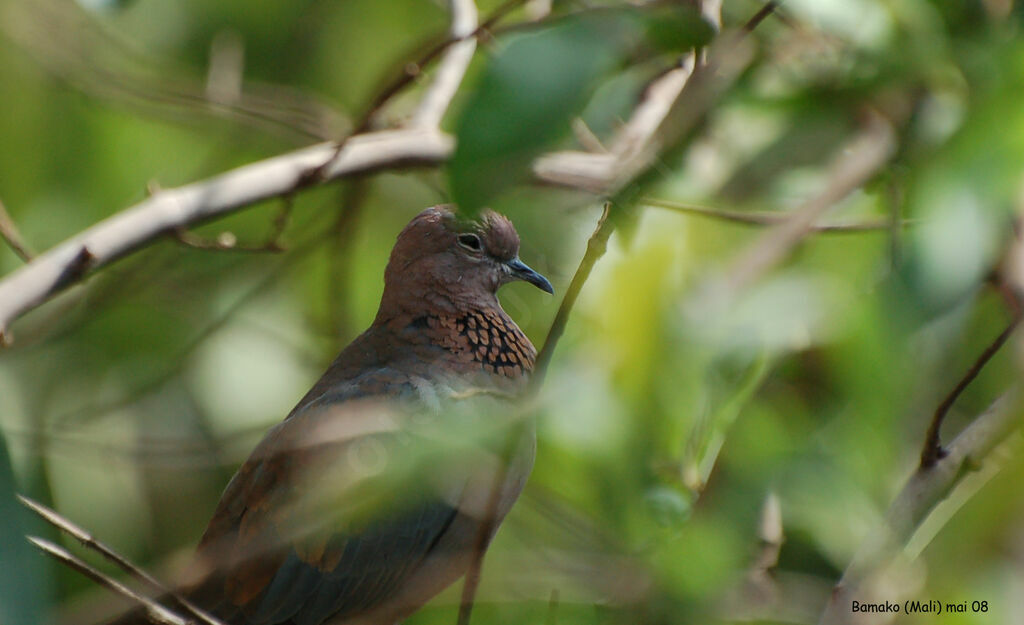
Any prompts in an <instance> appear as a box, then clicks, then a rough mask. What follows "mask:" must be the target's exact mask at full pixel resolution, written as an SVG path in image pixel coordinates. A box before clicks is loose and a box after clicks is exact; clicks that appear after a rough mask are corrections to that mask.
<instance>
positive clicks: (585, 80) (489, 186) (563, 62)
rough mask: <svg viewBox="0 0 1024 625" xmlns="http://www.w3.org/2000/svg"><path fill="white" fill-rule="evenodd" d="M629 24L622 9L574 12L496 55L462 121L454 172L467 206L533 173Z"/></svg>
mask: <svg viewBox="0 0 1024 625" xmlns="http://www.w3.org/2000/svg"><path fill="white" fill-rule="evenodd" d="M629 26H630V22H628V21H626V20H623V19H621V16H603V18H599V19H595V18H593V17H591V18H589V19H583V18H579V19H571V20H569V19H567V20H564V21H563V22H561V23H559V24H557V25H555V26H552V27H550V28H546V29H544V30H541V31H539V32H535V33H529V34H522V35H518V36H516V37H514V38H513V39H512V40H510V41H509V42H508V44H507V45H506V46H505V47H504V48H503V49H502V50H501V51H499V52H498V53H497V54H496V55H495V56H494V57H493V58H492V59H490V62H489V63H488V65H487V68H486V69H485V70H484V74H483V76H482V78H481V80H480V83H479V86H478V87H477V89H476V91H475V93H474V94H473V95H472V96H471V97H470V100H469V102H468V103H467V105H466V108H465V109H464V111H463V113H462V116H461V117H460V119H459V121H458V123H457V127H456V136H457V138H458V147H457V148H456V150H455V155H454V157H453V159H452V163H451V166H450V168H449V173H450V181H451V191H452V196H453V198H454V200H455V202H456V204H458V206H459V207H460V210H463V211H466V212H467V213H469V214H474V213H475V212H476V211H478V210H479V209H480V208H482V207H483V206H484V205H485V204H486V203H487V202H488V201H490V200H491V199H492V198H494V197H495V196H497V195H498V194H500V193H501V192H502V191H504V190H505V189H507V188H508V187H510V186H511V185H513V184H515V183H517V182H519V181H521V180H522V179H524V178H525V176H526V175H527V173H528V167H529V165H530V162H531V161H532V160H533V158H534V157H535V156H537V155H538V154H539V153H540V152H541V151H542V150H543V148H544V147H545V146H547V145H549V144H551V143H553V142H554V141H555V140H557V139H558V138H559V137H560V136H562V135H563V134H564V133H565V132H566V131H567V130H568V129H569V127H570V126H569V122H570V120H571V119H572V117H573V116H575V115H578V114H579V112H580V111H581V110H582V108H583V106H584V104H586V102H587V100H588V99H589V97H590V94H591V93H592V91H593V90H594V88H595V87H596V85H597V83H598V80H599V79H600V78H601V77H602V76H604V75H605V74H606V73H608V72H609V71H610V70H611V69H612V68H613V67H614V65H615V61H616V59H617V57H618V56H619V50H621V49H622V46H620V45H617V43H619V42H621V41H622V40H623V34H624V32H625V30H626V28H628V27H629Z"/></svg>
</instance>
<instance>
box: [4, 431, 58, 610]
mask: <svg viewBox="0 0 1024 625" xmlns="http://www.w3.org/2000/svg"><path fill="white" fill-rule="evenodd" d="M14 495H15V491H14V473H13V472H12V470H11V463H10V457H9V455H8V453H7V445H6V443H5V441H4V438H3V436H0V562H2V563H3V565H2V566H0V623H23V624H24V625H32V624H34V623H41V622H42V620H41V619H40V615H41V614H42V612H43V606H44V605H45V604H46V602H45V601H44V600H45V599H46V598H47V595H48V594H49V590H50V588H49V580H47V579H46V569H45V566H46V564H45V560H44V559H43V556H41V555H40V554H38V553H35V552H34V550H33V549H32V547H31V546H30V545H29V543H28V540H26V539H25V533H26V531H28V528H29V521H30V519H29V516H30V515H29V513H28V511H27V510H25V508H23V507H22V506H21V505H20V504H19V503H18V501H17V500H16V499H15V497H14Z"/></svg>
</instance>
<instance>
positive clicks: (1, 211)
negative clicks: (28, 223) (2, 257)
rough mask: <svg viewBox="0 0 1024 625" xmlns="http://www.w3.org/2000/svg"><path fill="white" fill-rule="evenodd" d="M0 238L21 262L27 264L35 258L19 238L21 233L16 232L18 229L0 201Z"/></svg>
mask: <svg viewBox="0 0 1024 625" xmlns="http://www.w3.org/2000/svg"><path fill="white" fill-rule="evenodd" d="M0 238H3V240H4V241H6V242H7V245H9V246H10V247H11V249H12V250H14V253H15V254H17V255H18V256H19V257H21V259H22V260H23V261H25V262H29V261H31V260H32V257H33V256H35V253H34V252H33V251H32V250H31V248H29V246H28V245H26V244H25V240H24V239H23V238H22V237H21V233H20V232H18V227H17V226H15V225H14V220H13V219H11V215H10V213H8V212H7V207H5V206H4V203H3V201H2V200H0Z"/></svg>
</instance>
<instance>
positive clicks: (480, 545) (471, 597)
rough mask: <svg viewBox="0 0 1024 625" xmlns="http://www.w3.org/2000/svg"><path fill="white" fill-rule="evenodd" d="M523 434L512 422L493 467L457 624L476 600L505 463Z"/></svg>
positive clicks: (464, 621) (466, 624) (495, 522)
mask: <svg viewBox="0 0 1024 625" xmlns="http://www.w3.org/2000/svg"><path fill="white" fill-rule="evenodd" d="M522 435H523V431H522V429H521V426H517V425H514V426H513V427H512V430H511V432H510V433H509V438H508V444H507V445H506V447H505V450H504V453H503V454H502V458H501V460H502V461H501V462H500V466H498V467H497V470H496V471H495V474H494V483H493V484H492V485H491V492H490V496H489V497H488V498H487V508H486V512H485V514H484V518H483V519H481V520H480V527H479V528H478V529H477V532H476V537H475V540H474V541H473V553H472V558H471V559H470V561H469V568H468V569H466V575H465V578H464V581H463V583H462V597H461V598H460V600H459V616H458V619H457V620H456V625H469V618H470V616H471V615H472V612H473V604H474V602H475V600H476V589H477V587H478V586H479V585H480V570H481V569H482V568H483V563H484V555H485V554H486V553H487V544H488V543H489V542H490V541H491V536H493V535H494V532H495V530H496V529H497V528H498V518H497V516H498V506H499V505H500V504H501V493H502V491H503V490H504V488H505V478H506V477H507V476H508V465H509V463H510V462H511V461H512V458H513V456H514V455H515V453H516V448H517V447H518V446H519V445H520V444H522Z"/></svg>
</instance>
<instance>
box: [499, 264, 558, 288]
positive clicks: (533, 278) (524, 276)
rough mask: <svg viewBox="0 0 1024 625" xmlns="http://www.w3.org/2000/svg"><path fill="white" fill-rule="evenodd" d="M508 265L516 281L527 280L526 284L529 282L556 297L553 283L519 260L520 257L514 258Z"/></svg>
mask: <svg viewBox="0 0 1024 625" xmlns="http://www.w3.org/2000/svg"><path fill="white" fill-rule="evenodd" d="M506 264H507V265H508V268H509V269H510V270H511V272H512V277H513V278H515V279H516V280H525V281H526V282H529V283H530V284H532V285H533V286H535V287H537V288H538V289H540V290H541V291H547V292H548V293H551V294H552V295H554V293H555V288H554V287H553V286H551V283H550V282H548V279H547V278H545V277H544V276H542V275H540V274H539V273H537V272H536V271H534V270H533V269H530V266H529V265H527V264H526V263H524V262H523V261H521V260H519V257H516V258H513V259H512V260H510V261H508V263H506Z"/></svg>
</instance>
